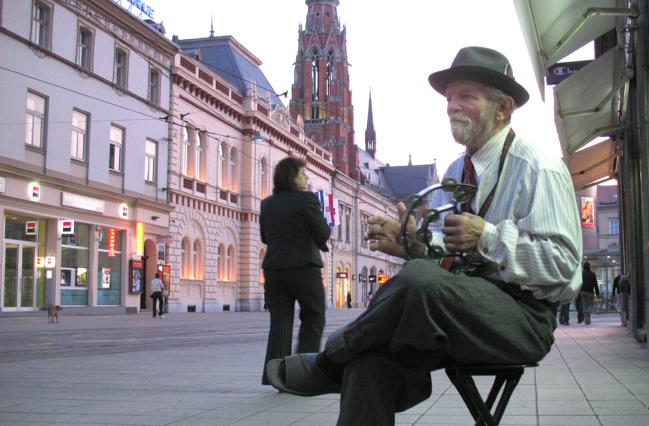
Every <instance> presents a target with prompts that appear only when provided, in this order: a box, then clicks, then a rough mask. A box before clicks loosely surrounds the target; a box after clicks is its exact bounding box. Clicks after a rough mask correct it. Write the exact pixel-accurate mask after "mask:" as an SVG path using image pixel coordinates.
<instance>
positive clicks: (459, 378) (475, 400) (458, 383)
mask: <svg viewBox="0 0 649 426" xmlns="http://www.w3.org/2000/svg"><path fill="white" fill-rule="evenodd" d="M446 375H447V376H448V377H449V379H450V380H451V382H452V383H453V385H454V386H455V388H456V389H457V390H458V392H459V393H460V396H461V397H462V399H463V400H464V403H465V404H466V406H467V408H468V409H469V411H470V412H471V415H472V416H473V419H474V420H475V421H476V423H475V426H483V425H486V426H498V424H497V423H496V421H495V420H494V418H493V417H492V415H491V413H490V412H489V409H488V408H487V407H486V406H485V403H484V401H483V400H482V396H481V395H480V392H479V391H478V388H477V387H476V385H475V382H474V381H473V377H471V374H469V373H467V372H464V371H460V370H453V369H447V370H446Z"/></svg>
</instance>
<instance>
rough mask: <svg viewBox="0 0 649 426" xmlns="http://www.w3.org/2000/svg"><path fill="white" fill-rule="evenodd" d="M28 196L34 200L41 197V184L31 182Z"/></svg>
mask: <svg viewBox="0 0 649 426" xmlns="http://www.w3.org/2000/svg"><path fill="white" fill-rule="evenodd" d="M29 193H30V196H31V197H32V198H33V199H35V200H40V199H41V185H40V184H39V183H32V184H30V185H29Z"/></svg>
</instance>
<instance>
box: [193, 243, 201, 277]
mask: <svg viewBox="0 0 649 426" xmlns="http://www.w3.org/2000/svg"><path fill="white" fill-rule="evenodd" d="M191 275H192V278H195V279H200V278H203V249H202V244H201V242H200V240H194V245H193V247H192V274H191Z"/></svg>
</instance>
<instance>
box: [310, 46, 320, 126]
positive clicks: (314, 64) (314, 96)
mask: <svg viewBox="0 0 649 426" xmlns="http://www.w3.org/2000/svg"><path fill="white" fill-rule="evenodd" d="M319 78H320V76H319V72H318V53H317V52H316V51H314V52H313V57H312V59H311V80H312V81H311V115H310V118H311V120H317V119H318V118H319V115H320V111H319V109H320V107H319V105H318V100H319V95H318V92H319V81H318V80H319Z"/></svg>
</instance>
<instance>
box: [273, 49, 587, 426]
mask: <svg viewBox="0 0 649 426" xmlns="http://www.w3.org/2000/svg"><path fill="white" fill-rule="evenodd" d="M429 82H430V84H431V85H432V87H433V88H434V89H435V90H436V91H438V92H439V93H441V94H442V95H444V96H445V97H446V101H447V113H448V116H449V119H450V123H451V132H452V134H453V137H454V139H455V140H456V141H457V142H459V143H460V144H462V145H464V146H465V147H466V153H465V154H464V155H463V156H461V157H460V158H458V159H457V160H456V161H454V162H453V163H452V164H451V165H450V166H449V168H448V170H447V172H446V174H445V176H447V177H452V178H454V179H455V180H456V181H458V182H459V181H462V182H470V183H473V184H475V185H477V187H478V190H477V193H476V195H475V197H474V198H473V199H472V200H471V202H470V205H467V206H466V209H465V210H464V211H463V212H462V213H461V214H449V215H447V216H446V217H445V218H444V222H443V227H442V228H441V232H439V233H438V234H435V235H434V241H435V242H436V243H438V244H440V245H443V246H444V247H445V249H446V250H447V251H449V252H463V253H471V256H472V258H473V259H479V260H480V262H481V267H480V268H479V269H478V270H477V271H476V272H475V273H472V274H471V275H467V274H465V273H461V272H460V273H457V271H456V273H453V272H451V271H449V270H446V269H444V268H443V267H442V265H438V264H437V263H436V262H432V261H429V260H424V259H412V260H410V261H409V262H407V263H406V264H405V265H404V267H403V269H402V271H401V272H400V273H399V274H397V275H396V276H394V277H393V278H392V279H390V280H389V281H388V282H387V283H385V284H384V285H382V286H381V288H380V289H379V290H378V291H377V292H376V294H375V295H374V299H373V300H372V303H371V304H370V306H369V307H368V308H367V310H366V311H364V312H363V313H362V314H361V315H360V316H359V317H358V318H357V319H355V320H354V321H352V322H351V323H349V324H347V325H346V326H344V327H342V328H340V329H338V330H337V331H335V332H334V333H332V334H331V335H330V336H329V338H328V339H327V342H326V344H325V349H324V351H323V352H320V353H318V354H296V355H292V356H289V357H285V358H284V359H277V360H271V361H269V363H268V365H267V372H268V374H269V380H270V382H271V384H273V386H275V387H276V388H278V389H280V390H282V391H285V392H289V393H293V394H297V395H303V396H313V395H320V394H324V393H337V392H340V393H341V399H340V415H339V418H338V425H392V424H394V420H395V412H399V411H403V410H405V409H407V408H410V407H412V406H413V405H415V404H417V403H419V402H421V401H423V400H425V399H426V398H428V396H430V393H431V386H432V385H431V380H430V374H429V372H430V371H432V370H434V369H436V368H440V366H441V365H442V363H443V362H444V360H446V359H448V358H451V359H454V360H457V361H459V362H464V363H499V364H521V363H534V362H537V361H539V360H541V359H542V358H543V357H544V356H545V355H546V354H547V353H548V352H549V351H550V348H551V346H552V343H553V341H554V340H553V335H552V333H553V331H554V329H555V328H556V312H557V307H558V304H559V303H560V302H564V301H567V300H569V299H572V298H573V297H574V295H575V294H576V292H577V290H578V289H579V284H580V279H581V278H580V276H579V264H580V259H581V255H582V249H581V228H580V223H579V215H578V211H577V205H576V202H575V199H574V190H573V186H572V182H571V179H570V175H569V173H568V171H567V169H566V167H565V165H564V164H563V162H562V161H561V160H560V159H558V158H553V157H552V156H551V155H547V154H543V153H541V152H539V151H538V149H537V148H535V147H532V146H530V145H527V144H525V142H523V141H522V140H521V139H520V138H519V137H517V136H516V135H515V134H514V131H513V130H512V129H511V126H510V119H511V115H512V112H513V111H514V110H515V109H516V108H518V107H520V106H522V105H523V104H525V102H527V100H528V99H529V95H528V93H527V91H526V90H525V88H523V87H522V86H521V85H520V84H519V83H517V82H516V81H515V80H514V75H513V72H512V67H511V65H510V63H509V61H508V60H507V58H506V57H505V56H503V55H502V54H501V53H499V52H497V51H495V50H492V49H488V48H484V47H465V48H463V49H461V50H460V51H459V52H458V53H457V55H456V57H455V59H454V60H453V63H452V65H451V67H450V68H448V69H446V70H442V71H438V72H435V73H433V74H431V75H430V77H429ZM450 197H451V195H450V194H448V193H445V192H443V191H437V192H435V193H434V198H433V201H432V204H433V205H436V206H439V205H441V204H445V203H447V202H450ZM399 209H400V213H401V214H402V216H403V215H404V213H405V206H404V205H403V204H402V203H400V205H399ZM369 224H370V227H369V232H368V234H367V235H366V238H367V239H368V240H370V248H371V249H372V250H380V251H382V252H384V253H388V254H391V255H395V256H402V257H404V258H406V259H407V258H408V255H407V253H406V250H405V249H404V248H403V247H402V246H401V245H400V244H399V243H398V242H397V239H396V237H397V235H398V233H399V231H400V226H401V225H400V223H399V222H397V221H395V220H392V219H389V218H385V217H378V216H377V217H372V218H370V220H369ZM416 244H419V243H416ZM408 251H409V252H410V253H417V254H419V256H418V257H421V258H426V255H427V253H426V252H427V248H426V246H424V245H423V244H421V245H419V246H418V247H411V248H410V250H408Z"/></svg>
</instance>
